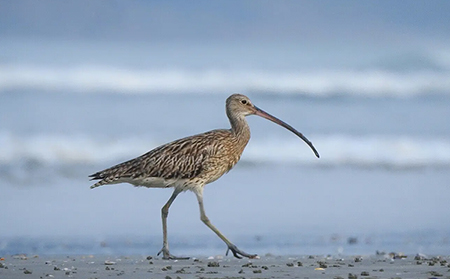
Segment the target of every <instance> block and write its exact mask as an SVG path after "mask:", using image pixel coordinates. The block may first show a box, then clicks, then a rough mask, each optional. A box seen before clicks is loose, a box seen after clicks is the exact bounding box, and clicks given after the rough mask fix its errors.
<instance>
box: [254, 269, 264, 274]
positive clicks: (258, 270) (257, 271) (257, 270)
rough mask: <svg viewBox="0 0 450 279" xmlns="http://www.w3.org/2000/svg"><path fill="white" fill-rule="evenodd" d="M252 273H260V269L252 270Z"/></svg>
mask: <svg viewBox="0 0 450 279" xmlns="http://www.w3.org/2000/svg"><path fill="white" fill-rule="evenodd" d="M253 273H262V271H261V269H254V270H253Z"/></svg>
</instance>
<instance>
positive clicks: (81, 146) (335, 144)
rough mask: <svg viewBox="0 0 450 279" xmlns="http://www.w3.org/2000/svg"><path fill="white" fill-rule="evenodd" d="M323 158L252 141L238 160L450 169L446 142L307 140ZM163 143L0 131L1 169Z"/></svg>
mask: <svg viewBox="0 0 450 279" xmlns="http://www.w3.org/2000/svg"><path fill="white" fill-rule="evenodd" d="M309 138H310V139H311V140H312V141H313V143H314V145H315V147H316V148H317V150H318V151H319V153H320V155H321V158H320V159H317V158H316V157H315V156H314V154H313V153H312V151H311V150H310V149H309V147H308V146H307V145H305V144H304V143H303V142H302V141H301V140H297V139H289V140H285V139H278V138H271V139H269V138H268V139H265V140H261V139H260V140H258V139H252V140H251V141H250V143H249V144H248V146H247V148H246V150H245V151H244V154H243V156H242V160H243V161H244V162H248V163H290V164H291V163H292V164H302V165H309V166H358V167H393V168H411V167H446V168H448V167H450V140H449V139H445V138H441V139H433V138H412V137H402V136H399V137H394V136H377V135H371V136H361V137H357V136H349V135H328V136H320V135H310V136H309ZM161 143H162V142H160V141H158V140H154V139H149V138H140V139H137V138H116V139H109V138H108V139H105V138H103V139H98V138H92V137H90V136H87V135H67V136H63V135H35V136H31V137H21V136H18V135H13V134H10V133H6V132H0V154H1V157H0V164H6V165H7V164H14V163H16V162H19V161H22V160H31V161H34V162H39V163H42V164H85V163H89V164H100V165H104V164H111V163H119V162H121V161H124V160H128V159H132V158H134V157H136V156H139V155H142V154H144V153H145V152H147V151H149V150H150V149H153V148H154V147H156V146H157V145H159V144H161Z"/></svg>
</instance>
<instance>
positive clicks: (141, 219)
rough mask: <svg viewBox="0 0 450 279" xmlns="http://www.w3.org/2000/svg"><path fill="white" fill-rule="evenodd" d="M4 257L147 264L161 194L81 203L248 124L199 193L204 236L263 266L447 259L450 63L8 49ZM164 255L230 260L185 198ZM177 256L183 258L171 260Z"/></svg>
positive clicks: (392, 57)
mask: <svg viewBox="0 0 450 279" xmlns="http://www.w3.org/2000/svg"><path fill="white" fill-rule="evenodd" d="M0 53H1V56H0V178H1V179H0V208H1V215H0V216H1V218H0V238H1V239H0V254H14V253H39V254H85V253H115V254H118V253H119V254H154V253H156V252H157V251H159V248H160V246H161V242H162V239H161V238H162V232H161V220H160V208H161V207H162V205H164V203H165V202H166V200H167V199H168V198H169V196H170V194H171V190H170V189H142V188H137V189H134V188H133V187H131V186H130V185H122V184H121V185H113V186H105V187H102V188H99V189H95V190H90V189H89V186H90V185H91V184H92V182H91V181H89V180H88V177H87V176H88V175H89V174H92V173H94V172H96V171H98V170H102V169H104V168H107V167H109V166H111V165H113V164H116V163H119V162H122V161H124V160H128V159H131V158H134V157H136V156H139V155H141V154H143V153H145V152H147V151H148V150H150V149H152V148H154V147H156V146H158V145H160V144H163V143H166V142H169V141H171V140H174V139H177V138H180V137H184V136H188V135H192V134H195V133H201V132H204V131H207V130H211V129H216V128H227V127H229V123H228V120H227V118H226V115H225V99H226V98H227V97H228V96H229V95H230V94H232V93H236V92H239V93H243V94H247V95H248V96H249V97H250V98H251V99H252V101H253V102H254V103H255V104H256V105H257V106H258V107H260V108H262V109H264V110H266V111H267V112H269V113H271V114H273V115H275V116H277V117H279V118H281V119H283V120H284V121H286V122H287V123H289V124H291V125H292V126H294V127H295V128H297V129H298V130H299V131H301V132H302V133H303V134H304V135H305V136H307V137H308V138H309V139H310V140H311V141H312V142H313V144H314V145H315V146H316V148H317V149H318V151H319V153H320V154H321V158H320V159H317V158H315V156H314V155H313V153H312V152H311V150H310V149H309V148H308V147H307V146H306V145H305V144H304V143H303V142H302V141H301V140H300V139H298V138H297V137H296V136H295V135H293V134H291V133H290V132H289V131H287V130H285V129H283V128H280V127H277V126H276V125H274V124H273V123H271V122H268V121H266V120H264V119H261V118H258V117H256V116H250V117H248V118H247V119H248V121H249V124H250V127H251V131H252V138H251V140H250V143H249V144H248V146H247V148H246V150H245V151H244V154H243V155H242V158H241V161H240V162H239V163H238V165H237V166H236V167H235V168H234V169H233V170H232V171H231V172H230V173H228V174H226V175H225V176H224V177H222V178H221V179H219V180H218V181H216V182H214V183H213V184H211V185H208V186H207V187H206V190H205V206H206V211H207V214H208V216H209V217H210V219H211V221H212V222H213V223H214V224H215V225H216V226H217V227H218V228H219V229H220V230H221V231H222V232H223V233H224V234H225V235H227V236H229V238H230V239H231V240H232V241H233V242H234V243H235V244H236V245H237V246H239V247H241V248H242V249H243V250H249V252H252V253H253V252H256V253H259V254H263V253H273V254H277V253H278V254H308V253H309V254H317V253H323V254H336V253H349V254H350V253H375V251H376V250H380V251H386V252H391V251H396V252H406V253H419V252H420V253H426V254H427V253H428V254H438V253H447V254H448V252H449V251H450V229H449V228H450V207H449V206H448V200H449V198H450V125H449V123H450V122H449V119H450V79H449V78H448V77H449V76H450V49H448V48H447V49H446V48H444V47H438V46H435V45H433V46H426V45H425V46H423V47H421V48H420V49H417V48H416V49H413V48H411V49H407V48H406V49H405V48H402V49H400V50H399V49H398V48H388V47H386V48H381V49H380V48H378V49H374V48H371V47H363V46H359V47H355V48H354V49H350V50H349V49H344V48H342V49H340V48H339V47H335V48H331V47H330V48H315V47H309V46H307V45H306V46H305V45H277V44H275V43H274V44H268V45H256V44H250V43H241V44H238V43H229V44H215V45H214V44H213V45H204V44H195V43H190V44H177V43H165V44H162V43H156V44H150V43H124V42H116V43H111V42H109V43H108V42H103V43H102V42H95V43H94V42H86V41H48V40H47V41H27V40H19V39H17V40H12V39H10V40H4V41H3V42H2V44H0ZM169 243H170V244H171V249H173V253H174V254H180V253H184V254H196V255H211V254H221V253H223V252H225V247H224V245H223V243H222V242H221V240H220V239H218V238H217V237H216V236H215V235H214V234H213V232H210V231H209V230H208V228H207V227H206V226H204V225H203V224H202V223H201V221H200V220H199V213H198V208H197V202H196V199H195V196H194V195H192V194H191V193H185V194H183V195H180V196H179V197H178V198H177V200H176V201H175V203H174V204H173V206H172V207H171V211H170V215H169ZM177 252H179V253H177Z"/></svg>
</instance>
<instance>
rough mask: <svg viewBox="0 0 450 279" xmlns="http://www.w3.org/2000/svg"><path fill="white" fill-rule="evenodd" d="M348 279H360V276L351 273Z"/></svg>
mask: <svg viewBox="0 0 450 279" xmlns="http://www.w3.org/2000/svg"><path fill="white" fill-rule="evenodd" d="M348 279H358V275H356V274H352V273H349V274H348Z"/></svg>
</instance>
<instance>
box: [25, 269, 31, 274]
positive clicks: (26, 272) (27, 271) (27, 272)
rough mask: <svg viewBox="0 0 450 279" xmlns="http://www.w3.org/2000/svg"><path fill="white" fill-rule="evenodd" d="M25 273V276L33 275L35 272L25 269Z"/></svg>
mask: <svg viewBox="0 0 450 279" xmlns="http://www.w3.org/2000/svg"><path fill="white" fill-rule="evenodd" d="M23 273H25V274H32V273H33V272H32V271H31V270H28V269H25V270H24V271H23Z"/></svg>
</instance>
